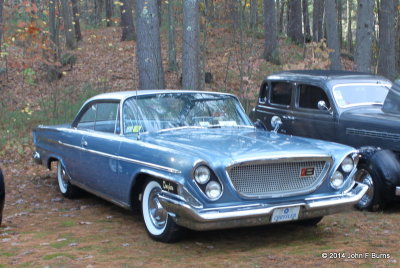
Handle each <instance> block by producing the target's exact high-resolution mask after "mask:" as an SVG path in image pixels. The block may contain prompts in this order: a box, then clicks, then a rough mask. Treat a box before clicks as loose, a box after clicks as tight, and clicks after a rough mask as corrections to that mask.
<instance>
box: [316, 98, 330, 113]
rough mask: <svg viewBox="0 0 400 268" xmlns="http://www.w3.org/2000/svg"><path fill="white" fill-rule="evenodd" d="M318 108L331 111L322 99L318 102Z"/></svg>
mask: <svg viewBox="0 0 400 268" xmlns="http://www.w3.org/2000/svg"><path fill="white" fill-rule="evenodd" d="M318 110H322V111H329V108H328V106H326V103H325V101H323V100H320V101H319V102H318Z"/></svg>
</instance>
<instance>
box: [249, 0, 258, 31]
mask: <svg viewBox="0 0 400 268" xmlns="http://www.w3.org/2000/svg"><path fill="white" fill-rule="evenodd" d="M256 27H257V0H250V28H251V29H254V28H256Z"/></svg>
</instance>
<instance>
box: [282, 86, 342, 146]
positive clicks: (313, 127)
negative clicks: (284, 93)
mask: <svg viewBox="0 0 400 268" xmlns="http://www.w3.org/2000/svg"><path fill="white" fill-rule="evenodd" d="M332 104H333V103H332V100H331V98H330V97H329V95H328V94H326V92H325V91H324V90H323V89H322V88H321V87H318V86H314V85H307V84H298V85H297V86H296V98H295V105H294V109H293V117H294V118H293V124H292V127H293V128H292V132H291V133H290V134H293V135H296V136H302V137H309V138H316V139H322V140H330V141H335V140H337V131H336V129H337V116H336V111H335V108H334V105H332Z"/></svg>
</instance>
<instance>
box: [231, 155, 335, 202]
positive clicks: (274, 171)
mask: <svg viewBox="0 0 400 268" xmlns="http://www.w3.org/2000/svg"><path fill="white" fill-rule="evenodd" d="M329 166H330V165H329V162H328V161H296V162H278V163H276V162H263V163H244V164H243V163H242V164H239V165H235V166H233V167H231V168H229V169H228V174H229V176H230V179H231V182H232V184H233V186H234V187H235V189H236V191H237V192H238V193H239V194H241V195H242V196H245V197H252V198H255V197H274V196H288V195H293V194H301V193H306V192H309V191H312V190H313V189H314V188H315V187H316V186H318V185H319V183H320V182H321V181H322V180H323V178H324V177H325V175H326V173H327V171H328V169H329ZM303 168H314V174H313V175H311V176H301V170H302V169H303Z"/></svg>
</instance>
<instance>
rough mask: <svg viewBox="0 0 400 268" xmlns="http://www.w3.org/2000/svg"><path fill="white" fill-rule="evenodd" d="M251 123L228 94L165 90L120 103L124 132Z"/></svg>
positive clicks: (232, 125)
mask: <svg viewBox="0 0 400 268" xmlns="http://www.w3.org/2000/svg"><path fill="white" fill-rule="evenodd" d="M238 126H252V123H251V122H250V120H249V119H248V117H247V115H246V114H245V113H244V111H243V109H242V107H241V106H240V103H239V102H238V101H237V99H236V98H234V97H232V96H230V95H222V94H212V93H165V94H156V95H148V96H138V97H132V98H129V99H127V100H126V101H125V103H124V106H123V127H124V131H125V133H126V134H129V133H137V132H156V131H160V130H167V129H174V128H187V127H200V128H206V127H238Z"/></svg>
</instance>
